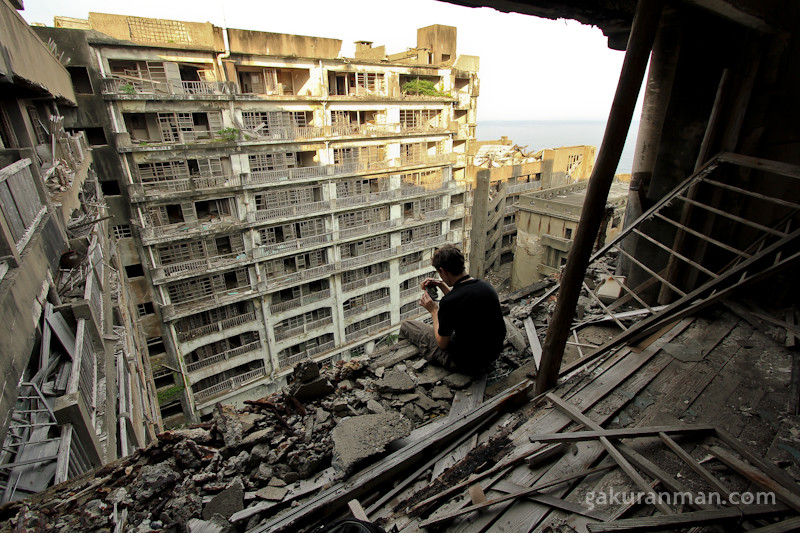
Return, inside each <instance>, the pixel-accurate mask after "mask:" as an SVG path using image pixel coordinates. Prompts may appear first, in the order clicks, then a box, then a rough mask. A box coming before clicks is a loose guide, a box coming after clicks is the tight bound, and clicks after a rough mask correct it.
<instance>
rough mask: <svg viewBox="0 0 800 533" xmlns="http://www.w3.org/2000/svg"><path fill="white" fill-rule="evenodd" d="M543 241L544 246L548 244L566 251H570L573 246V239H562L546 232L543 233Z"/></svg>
mask: <svg viewBox="0 0 800 533" xmlns="http://www.w3.org/2000/svg"><path fill="white" fill-rule="evenodd" d="M541 242H542V246H547V247H549V248H553V249H555V250H558V251H560V252H565V253H566V252H569V250H570V248H572V239H562V238H561V237H556V236H555V235H548V234H544V235H542V239H541Z"/></svg>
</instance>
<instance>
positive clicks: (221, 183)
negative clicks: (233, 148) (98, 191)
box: [128, 176, 242, 201]
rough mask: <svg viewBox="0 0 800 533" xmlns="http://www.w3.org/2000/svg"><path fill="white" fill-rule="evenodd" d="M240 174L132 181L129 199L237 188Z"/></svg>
mask: <svg viewBox="0 0 800 533" xmlns="http://www.w3.org/2000/svg"><path fill="white" fill-rule="evenodd" d="M241 186H242V177H241V176H192V177H190V178H184V179H174V180H164V181H152V182H148V183H132V184H130V185H128V193H129V194H130V197H131V200H133V201H142V200H146V199H156V198H160V197H162V196H163V197H172V196H174V195H176V194H180V193H192V192H195V191H203V192H206V191H216V190H227V189H234V188H239V187H241Z"/></svg>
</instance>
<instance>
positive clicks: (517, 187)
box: [506, 180, 542, 195]
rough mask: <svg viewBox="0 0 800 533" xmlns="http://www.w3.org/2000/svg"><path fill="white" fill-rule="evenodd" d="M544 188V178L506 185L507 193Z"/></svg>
mask: <svg viewBox="0 0 800 533" xmlns="http://www.w3.org/2000/svg"><path fill="white" fill-rule="evenodd" d="M541 188H542V180H536V181H529V182H528V183H517V184H514V185H509V186H508V187H506V194H507V195H508V194H517V193H521V192H525V191H535V190H538V189H541Z"/></svg>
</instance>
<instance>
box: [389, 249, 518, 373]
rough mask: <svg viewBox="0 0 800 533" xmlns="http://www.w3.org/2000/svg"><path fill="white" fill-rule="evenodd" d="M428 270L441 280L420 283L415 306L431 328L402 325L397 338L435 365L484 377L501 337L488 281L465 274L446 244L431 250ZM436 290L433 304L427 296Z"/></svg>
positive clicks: (461, 257) (459, 255)
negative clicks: (438, 296) (428, 319)
mask: <svg viewBox="0 0 800 533" xmlns="http://www.w3.org/2000/svg"><path fill="white" fill-rule="evenodd" d="M431 265H432V266H433V268H435V269H436V272H437V273H438V274H439V276H440V277H441V278H442V279H441V280H437V279H433V278H426V279H425V281H423V282H422V289H423V293H422V298H421V299H420V302H419V303H420V305H421V306H422V307H424V308H425V309H426V310H427V311H428V312H429V313H430V314H431V317H432V318H433V326H429V325H428V324H425V323H424V322H418V321H416V320H406V321H404V322H403V324H402V325H401V326H400V337H402V338H405V339H408V341H409V342H410V343H411V344H413V345H415V346H416V347H417V348H419V351H420V355H422V357H423V358H425V360H426V361H429V362H431V363H434V364H436V365H439V366H442V367H445V368H447V369H449V370H454V371H458V372H461V373H463V374H469V375H472V376H479V375H481V374H483V373H486V372H488V371H489V370H490V369H491V366H492V364H493V363H494V361H495V360H496V359H497V357H498V356H499V355H500V351H501V350H502V349H503V342H504V340H505V336H506V325H505V322H504V321H503V313H502V310H501V309H500V299H499V298H498V297H497V292H496V291H495V290H494V287H492V286H491V285H490V284H489V283H488V282H486V281H484V280H481V279H475V278H473V277H471V276H470V275H469V274H467V272H466V270H465V268H464V254H462V253H461V250H459V249H458V247H456V246H454V245H452V244H446V245H445V246H442V247H441V248H439V249H438V250H436V252H434V254H433V259H432V260H431ZM436 288H438V289H439V290H441V291H442V293H443V294H444V296H443V297H442V300H441V302H439V303H437V302H436V300H435V299H434V298H433V297H431V293H432V294H433V295H434V297H435V295H436ZM429 291H430V292H429Z"/></svg>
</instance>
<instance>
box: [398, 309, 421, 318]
mask: <svg viewBox="0 0 800 533" xmlns="http://www.w3.org/2000/svg"><path fill="white" fill-rule="evenodd" d="M425 313H427V311H426V310H425V309H424V308H423V307H417V308H416V309H411V310H410V311H404V312H402V313H400V320H407V319H409V318H416V317H418V316H422V315H423V314H425Z"/></svg>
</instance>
